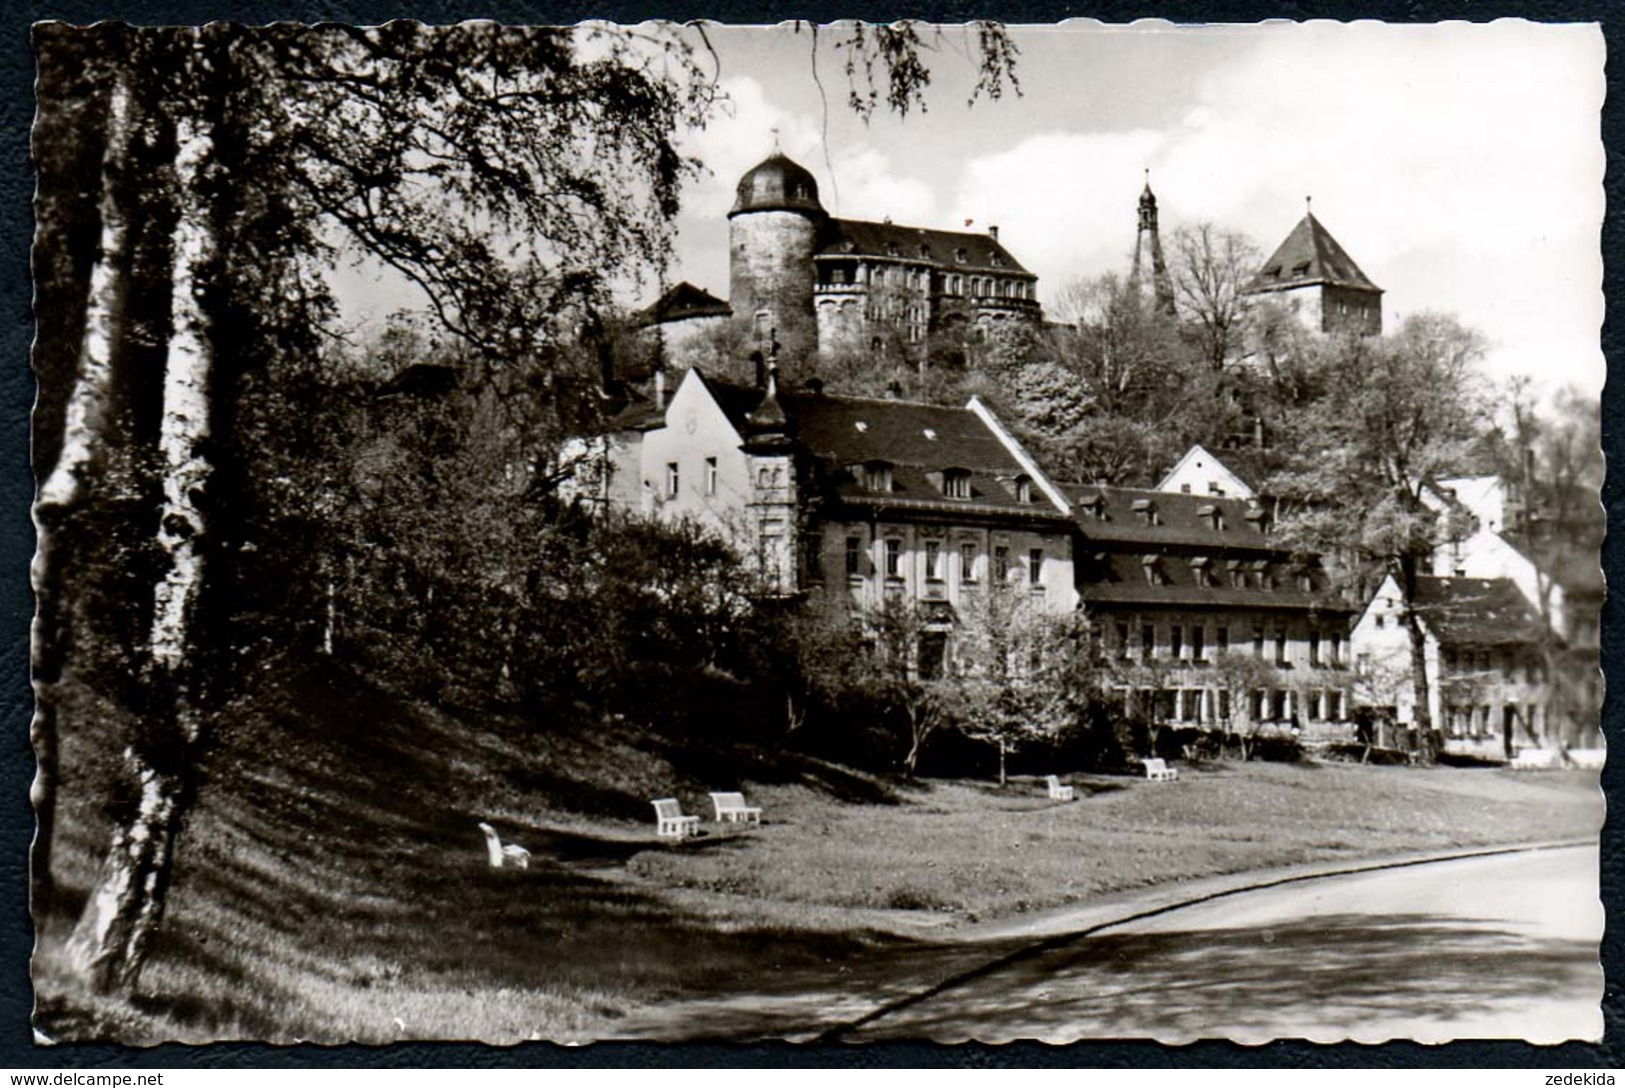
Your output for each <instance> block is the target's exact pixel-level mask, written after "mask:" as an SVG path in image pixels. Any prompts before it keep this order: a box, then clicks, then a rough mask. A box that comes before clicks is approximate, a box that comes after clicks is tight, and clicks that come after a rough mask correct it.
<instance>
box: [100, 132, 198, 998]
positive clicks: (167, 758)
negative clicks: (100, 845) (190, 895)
mask: <svg viewBox="0 0 1625 1088" xmlns="http://www.w3.org/2000/svg"><path fill="white" fill-rule="evenodd" d="M176 137H177V139H176V144H177V150H176V156H175V174H176V199H177V201H178V202H179V208H178V210H179V215H178V217H177V221H176V226H175V234H174V244H173V262H174V265H173V288H172V295H171V302H170V306H171V318H172V331H171V333H170V339H169V346H168V356H167V359H166V362H165V368H164V388H163V418H162V421H161V423H160V427H159V439H158V445H159V460H160V465H161V468H160V471H161V472H162V473H163V496H164V500H163V508H162V511H161V515H160V519H159V528H158V546H159V551H160V553H161V554H162V556H163V559H164V564H163V567H164V573H163V575H162V577H161V580H160V581H159V583H158V586H157V591H156V595H155V602H154V609H153V621H152V628H151V634H150V638H149V644H148V655H149V681H150V684H151V687H152V691H153V695H154V698H153V699H152V700H151V710H150V712H149V717H148V720H146V721H144V722H143V723H142V728H141V729H140V731H139V732H138V735H137V739H136V740H135V741H134V742H133V743H132V744H131V745H130V746H129V747H128V748H126V749H125V752H124V758H125V762H126V765H127V770H128V772H129V774H130V775H131V777H132V778H133V780H134V781H135V782H136V784H137V785H138V787H139V790H138V795H137V798H136V801H135V805H134V808H133V810H132V811H130V812H128V813H126V814H124V815H123V816H122V817H121V818H120V822H119V823H118V825H117V826H116V827H115V828H114V831H113V840H112V845H111V847H110V849H109V850H108V854H107V858H106V860H105V861H104V862H103V865H102V871H101V876H100V879H99V881H98V884H97V887H96V889H95V890H94V891H93V892H92V894H91V897H90V900H89V902H88V903H87V904H86V906H85V911H84V914H83V915H82V916H81V917H80V920H79V924H78V926H77V927H76V929H75V931H74V935H73V938H72V942H71V944H72V955H73V958H74V962H75V965H76V966H77V967H78V968H79V970H80V971H81V973H82V974H83V976H84V977H85V979H86V981H87V982H88V983H89V984H90V985H91V987H92V988H93V989H96V990H98V991H103V992H107V991H122V992H129V991H131V990H133V989H134V988H135V985H136V983H137V981H138V980H139V976H140V971H141V966H142V962H143V960H144V959H145V956H146V951H147V947H148V945H149V942H150V941H151V938H152V935H153V933H154V931H155V930H156V928H157V925H158V923H159V921H160V920H161V918H162V915H163V907H164V898H165V893H166V892H167V890H168V885H169V879H170V871H171V859H172V853H173V849H174V842H175V835H176V831H177V826H178V824H179V821H180V816H181V813H182V811H183V809H184V806H185V801H186V799H187V798H188V796H189V794H190V790H191V786H192V776H193V769H192V758H193V756H194V754H195V747H196V742H197V740H198V735H199V732H200V727H201V715H202V711H201V705H200V699H199V695H200V692H199V685H198V675H197V674H198V662H197V653H198V651H197V645H196V640H195V634H196V625H197V615H198V603H199V599H200V597H201V595H202V587H203V574H204V545H205V542H206V539H207V538H206V534H205V528H206V526H205V522H204V513H203V508H202V505H201V503H202V498H203V492H204V488H205V487H206V485H207V483H208V478H209V474H210V468H211V466H210V464H209V461H208V460H207V456H206V453H205V449H204V443H205V442H206V440H207V439H208V437H209V429H210V398H209V382H210V377H211V370H212V363H213V357H212V350H211V347H210V338H209V329H208V318H207V315H206V313H205V311H204V309H203V307H202V305H201V304H200V301H199V292H200V290H201V288H202V287H203V283H202V279H203V277H204V275H206V272H205V269H206V268H207V266H208V265H209V263H210V262H211V260H212V258H213V254H214V248H215V239H214V234H213V226H212V223H211V220H210V216H209V209H208V206H207V203H206V201H205V200H204V198H203V194H202V192H201V181H202V175H203V172H204V169H205V167H206V165H207V164H208V162H209V160H210V159H211V157H212V152H213V141H212V139H211V136H210V134H209V131H208V130H207V129H206V127H205V126H203V125H202V124H200V123H199V122H198V121H196V120H195V119H192V118H183V119H182V120H181V121H179V122H178V123H177V125H176Z"/></svg>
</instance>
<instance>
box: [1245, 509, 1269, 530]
mask: <svg viewBox="0 0 1625 1088" xmlns="http://www.w3.org/2000/svg"><path fill="white" fill-rule="evenodd" d="M1247 520H1248V521H1250V522H1252V525H1253V528H1255V529H1257V530H1258V531H1259V532H1261V533H1262V532H1263V531H1264V523H1265V522H1266V521H1267V520H1268V516H1267V515H1266V514H1265V513H1264V508H1263V507H1262V506H1249V507H1248V508H1247Z"/></svg>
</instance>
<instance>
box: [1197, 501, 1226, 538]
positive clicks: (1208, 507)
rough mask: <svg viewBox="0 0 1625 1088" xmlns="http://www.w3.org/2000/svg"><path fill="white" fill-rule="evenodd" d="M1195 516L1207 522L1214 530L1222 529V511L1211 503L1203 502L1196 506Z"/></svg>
mask: <svg viewBox="0 0 1625 1088" xmlns="http://www.w3.org/2000/svg"><path fill="white" fill-rule="evenodd" d="M1196 516H1197V517H1199V518H1201V519H1202V520H1203V521H1205V522H1207V524H1208V527H1209V528H1211V529H1212V530H1213V531H1214V532H1219V531H1222V530H1223V529H1224V511H1223V510H1220V509H1219V508H1218V506H1216V505H1214V504H1213V503H1204V504H1203V505H1201V506H1198V507H1197V508H1196Z"/></svg>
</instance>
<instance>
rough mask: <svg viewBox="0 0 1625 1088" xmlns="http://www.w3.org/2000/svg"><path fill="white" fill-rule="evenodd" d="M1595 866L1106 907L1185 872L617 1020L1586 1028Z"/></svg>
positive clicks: (1417, 870)
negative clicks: (1130, 890) (1083, 903)
mask: <svg viewBox="0 0 1625 1088" xmlns="http://www.w3.org/2000/svg"><path fill="white" fill-rule="evenodd" d="M1597 867H1598V851H1597V848H1596V847H1595V846H1590V847H1564V848H1559V849H1545V850H1538V851H1530V852H1521V853H1512V854H1500V855H1493V856H1485V857H1474V858H1462V859H1457V860H1451V861H1441V862H1429V863H1425V864H1419V865H1412V866H1408V867H1401V868H1388V869H1380V870H1374V871H1370V872H1365V873H1357V874H1348V875H1342V876H1328V877H1317V878H1314V879H1309V880H1301V881H1294V882H1292V883H1286V884H1281V885H1278V886H1276V887H1273V888H1261V889H1258V890H1254V891H1241V892H1236V893H1234V894H1227V895H1224V896H1222V897H1220V898H1215V899H1212V900H1210V901H1208V902H1204V903H1197V904H1193V905H1191V906H1179V907H1175V908H1174V909H1170V910H1166V911H1164V912H1163V913H1159V914H1157V915H1156V916H1155V917H1149V918H1142V919H1141V920H1139V921H1133V922H1119V921H1117V920H1118V919H1124V918H1128V917H1129V916H1131V915H1134V914H1137V913H1142V912H1143V911H1144V910H1145V909H1146V908H1148V907H1149V908H1153V909H1154V908H1161V907H1166V906H1168V905H1169V904H1171V903H1175V902H1178V901H1179V900H1180V894H1181V893H1180V891H1179V890H1178V889H1160V890H1158V891H1156V892H1153V893H1149V894H1148V895H1147V896H1145V897H1144V898H1142V899H1140V900H1138V901H1134V900H1124V901H1118V902H1114V903H1110V904H1101V905H1096V906H1092V907H1083V908H1078V909H1077V910H1075V911H1070V912H1059V913H1056V914H1054V915H1052V916H1050V917H1048V918H1045V919H1038V920H1033V921H1032V922H1026V923H1017V924H1015V925H1014V926H1011V927H1006V928H1003V929H1000V928H998V927H991V928H989V929H987V930H984V931H983V932H980V933H964V934H960V935H957V936H951V937H946V938H944V939H942V940H937V941H929V940H919V941H911V942H903V943H902V944H900V945H895V946H889V947H882V948H878V949H876V950H875V951H874V952H873V953H871V954H861V955H859V956H856V957H852V958H849V959H847V960H845V961H837V962H833V963H831V965H830V966H829V967H828V968H826V969H823V970H813V971H806V970H804V971H800V972H795V973H777V972H774V971H771V970H768V969H767V968H768V967H769V966H770V965H768V964H764V965H763V966H764V971H763V972H762V973H761V974H759V975H757V976H755V977H752V978H748V979H740V980H738V985H737V988H735V989H734V990H732V991H731V992H730V993H728V994H726V995H721V996H718V997H713V998H706V999H698V1000H694V1001H688V1002H681V1003H676V1004H671V1005H665V1006H660V1007H657V1008H654V1009H650V1010H648V1013H647V1014H646V1015H643V1016H639V1017H635V1018H633V1019H631V1020H629V1021H625V1022H622V1023H621V1024H620V1025H618V1026H619V1029H620V1030H618V1031H616V1032H615V1033H614V1034H615V1035H616V1036H617V1037H620V1038H645V1039H647V1038H656V1039H681V1038H695V1037H706V1038H724V1039H736V1040H744V1039H761V1038H771V1039H792V1040H810V1039H815V1038H825V1039H839V1040H842V1041H859V1040H874V1039H932V1040H936V1041H939V1042H960V1041H963V1040H966V1039H978V1040H982V1041H985V1042H1004V1041H1009V1040H1012V1039H1042V1040H1046V1041H1050V1042H1072V1041H1075V1040H1078V1039H1100V1038H1151V1039H1158V1040H1161V1041H1163V1042H1167V1043H1182V1042H1188V1041H1190V1040H1193V1039H1204V1038H1206V1039H1212V1038H1220V1039H1225V1038H1228V1039H1233V1040H1236V1041H1238V1042H1248V1043H1257V1042H1265V1041H1268V1040H1271V1039H1279V1038H1288V1039H1290V1038H1306V1039H1310V1040H1313V1041H1315V1042H1338V1041H1342V1040H1345V1039H1352V1040H1354V1041H1357V1042H1373V1043H1374V1042H1383V1041H1386V1040H1388V1039H1416V1040H1418V1041H1425V1042H1444V1041H1447V1040H1451V1039H1471V1038H1497V1039H1506V1038H1526V1039H1529V1040H1531V1041H1535V1042H1545V1043H1553V1042H1560V1041H1563V1040H1567V1039H1597V1038H1600V1037H1601V1035H1602V1015H1601V1012H1600V1010H1599V1004H1600V1002H1601V1000H1602V987H1603V975H1602V969H1601V967H1600V966H1599V964H1598V961H1597V946H1598V942H1599V941H1600V940H1601V937H1602V929H1603V913H1602V906H1601V904H1600V902H1599V901H1598V887H1597ZM1235 886H1236V885H1234V884H1232V885H1230V887H1235ZM1215 887H1216V882H1215V883H1214V884H1210V885H1209V886H1208V887H1207V888H1206V891H1207V892H1209V893H1211V892H1212V891H1214V890H1215ZM1196 890H1197V889H1190V891H1189V892H1187V893H1185V894H1186V895H1190V894H1192V893H1194V892H1195V891H1196ZM1103 923H1105V924H1103ZM1085 932H1086V933H1087V935H1082V934H1084V933H1085ZM922 995H928V996H922Z"/></svg>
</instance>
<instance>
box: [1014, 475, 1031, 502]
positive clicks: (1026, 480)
mask: <svg viewBox="0 0 1625 1088" xmlns="http://www.w3.org/2000/svg"><path fill="white" fill-rule="evenodd" d="M1016 501H1017V502H1019V503H1029V502H1032V501H1033V478H1032V477H1031V476H1017V477H1016Z"/></svg>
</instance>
